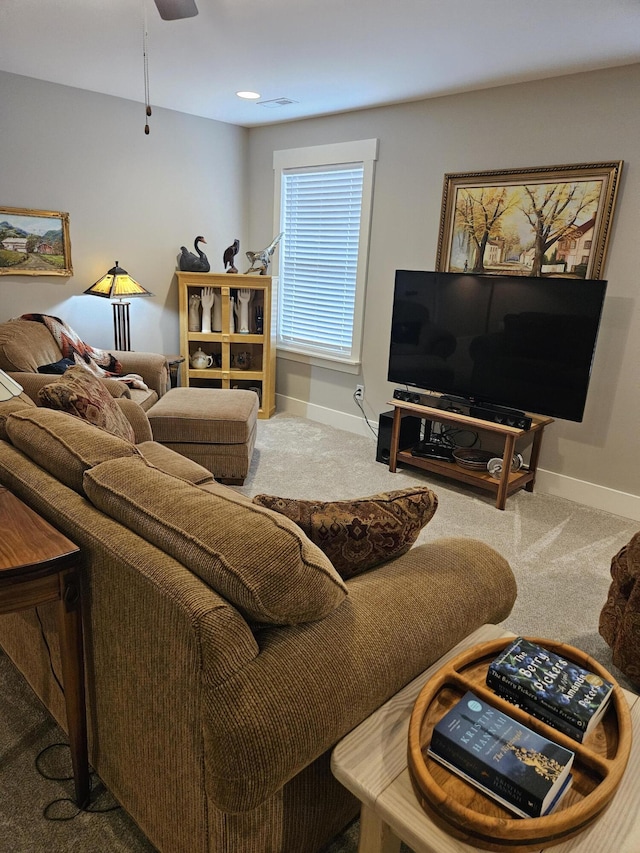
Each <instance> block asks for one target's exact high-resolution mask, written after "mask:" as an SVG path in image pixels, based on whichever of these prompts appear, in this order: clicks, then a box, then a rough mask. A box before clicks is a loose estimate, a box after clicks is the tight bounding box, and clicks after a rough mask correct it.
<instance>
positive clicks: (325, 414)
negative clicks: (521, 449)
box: [276, 394, 640, 521]
mask: <svg viewBox="0 0 640 853" xmlns="http://www.w3.org/2000/svg"><path fill="white" fill-rule="evenodd" d="M276 396H277V399H276V405H277V410H278V411H279V412H287V413H288V414H291V415H297V416H298V417H301V418H309V420H312V421H317V422H318V423H321V424H326V425H327V426H333V427H336V429H344V430H347V431H348V432H354V433H357V434H358V435H366V436H367V437H369V438H373V436H372V433H371V430H370V429H369V427H368V426H367V424H366V422H365V419H364V418H363V416H362V415H361V414H353V415H350V414H346V413H345V412H338V411H336V410H335V409H329V408H327V407H325V406H317V405H315V404H313V403H307V402H305V401H304V400H296V399H294V398H293V397H285V396H283V395H281V394H278V395H276ZM354 406H355V404H354ZM369 421H370V423H371V425H372V426H373V427H374V428H375V429H377V427H378V419H377V418H374V417H370V418H369ZM535 490H536V492H543V493H544V494H546V495H555V496H556V497H560V498H566V499H567V500H569V501H574V502H575V503H579V504H583V505H584V506H589V507H592V508H593V509H601V510H603V511H604V512H610V513H613V515H620V516H622V517H623V518H630V519H632V520H633V521H640V495H631V494H628V493H626V492H619V491H617V490H616V489H610V488H608V487H607V486H599V485H597V484H596V483H587V482H586V481H585V480H576V479H575V478H573V477H567V476H565V475H564V474H556V473H554V472H553V471H545V470H544V469H542V468H538V473H537V475H536V486H535Z"/></svg>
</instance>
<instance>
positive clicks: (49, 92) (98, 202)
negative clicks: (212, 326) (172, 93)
mask: <svg viewBox="0 0 640 853" xmlns="http://www.w3.org/2000/svg"><path fill="white" fill-rule="evenodd" d="M0 112H1V114H2V121H1V122H0V157H1V158H2V165H1V167H0V205H5V206H6V207H19V208H31V209H38V210H55V211H66V212H68V213H69V216H70V233H71V256H72V262H73V277H72V278H70V279H66V278H62V277H57V276H48V277H40V276H38V277H32V276H7V275H2V276H0V319H2V320H4V319H8V318H9V317H15V316H19V315H20V314H23V313H24V312H27V311H41V312H45V313H50V314H56V315H58V316H61V317H62V318H63V319H64V320H66V321H67V322H68V323H69V324H70V325H71V326H72V328H74V329H75V330H76V331H77V332H78V334H80V335H81V336H82V338H83V339H84V340H85V341H87V342H88V343H90V344H92V345H93V346H99V347H107V348H113V322H112V316H113V315H112V310H111V306H110V304H109V302H108V301H107V300H106V299H97V298H96V297H92V296H84V295H83V291H84V290H85V289H86V288H87V287H89V286H90V285H91V284H93V282H94V281H97V279H99V278H100V277H101V276H102V275H103V274H104V273H105V272H106V271H107V270H108V269H110V268H111V267H112V266H113V264H114V261H116V260H118V261H120V264H121V266H123V267H124V268H125V269H126V270H127V271H128V272H129V273H130V274H131V275H132V276H133V278H135V279H136V280H137V281H139V282H140V284H142V285H143V286H144V287H146V288H147V290H150V291H152V292H153V293H154V298H144V299H134V300H131V307H130V312H131V343H132V347H133V348H134V349H137V350H150V351H155V352H158V351H159V352H166V353H173V352H177V351H178V349H179V330H178V314H177V312H178V286H177V279H176V278H175V270H176V257H177V254H178V252H179V249H180V246H181V245H183V244H184V245H187V246H188V247H189V249H190V250H192V251H193V240H194V238H195V237H196V236H197V235H199V234H202V235H203V236H204V237H205V238H206V240H207V246H203V247H202V248H203V249H204V250H205V252H206V254H207V256H208V258H209V261H210V263H211V269H212V271H213V272H219V271H221V270H222V254H223V252H224V249H225V248H226V247H227V246H228V245H229V244H230V243H232V242H233V239H234V238H235V237H239V238H240V239H241V240H242V242H243V244H245V243H246V239H245V238H246V228H245V211H246V207H247V204H246V202H247V198H246V192H247V184H246V168H247V167H246V162H247V139H248V132H247V131H246V130H245V129H243V128H239V127H236V126H234V125H230V124H224V123H222V122H215V121H210V120H208V119H203V118H197V117H195V116H189V115H185V114H183V113H177V112H173V111H171V110H162V109H154V111H153V115H152V117H151V118H150V120H149V125H150V129H151V132H150V134H149V135H148V136H145V134H144V123H145V115H144V107H143V106H142V105H141V104H138V103H135V102H133V101H127V100H123V99H121V98H114V97H111V96H109V95H99V94H96V93H94V92H87V91H83V90H82V89H75V88H70V87H66V86H59V85H55V84H51V83H44V82H42V81H39V80H33V79H31V78H29V77H21V76H17V75H12V74H6V73H4V72H0Z"/></svg>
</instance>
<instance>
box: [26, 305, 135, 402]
mask: <svg viewBox="0 0 640 853" xmlns="http://www.w3.org/2000/svg"><path fill="white" fill-rule="evenodd" d="M20 319H21V320H33V321H34V322H37V323H43V324H44V325H45V326H46V327H47V329H48V330H49V331H50V332H51V334H52V335H53V337H54V340H55V342H56V343H57V344H58V346H59V347H60V352H61V353H62V357H63V358H70V359H73V360H74V361H75V363H76V364H80V365H81V366H82V367H85V368H86V369H87V370H89V371H90V372H91V373H93V374H95V375H96V376H109V377H111V378H112V379H118V380H119V381H120V382H124V383H125V384H126V385H129V386H130V387H131V388H140V389H141V390H143V391H148V390H149V389H148V387H147V385H145V383H144V381H143V379H142V376H140V375H139V374H137V373H126V374H123V373H122V365H121V364H120V362H119V361H118V359H117V358H116V357H115V356H114V355H113V354H112V353H110V352H107V350H103V349H96V347H92V346H89V344H85V342H84V341H83V340H81V339H80V337H79V336H78V335H77V334H76V333H75V332H74V331H73V329H72V328H71V327H70V326H68V325H67V324H66V323H65V322H64V320H61V319H60V318H59V317H54V316H52V315H51V314H22V315H21V317H20Z"/></svg>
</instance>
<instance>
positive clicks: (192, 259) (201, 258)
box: [178, 237, 211, 272]
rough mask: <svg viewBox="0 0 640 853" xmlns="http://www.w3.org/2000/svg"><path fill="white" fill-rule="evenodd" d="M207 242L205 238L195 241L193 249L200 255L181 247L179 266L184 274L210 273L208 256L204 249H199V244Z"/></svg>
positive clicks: (197, 238) (198, 238)
mask: <svg viewBox="0 0 640 853" xmlns="http://www.w3.org/2000/svg"><path fill="white" fill-rule="evenodd" d="M206 242H207V241H206V240H205V239H204V237H196V239H195V240H194V241H193V248H194V249H195V250H196V252H197V253H198V254H197V255H194V254H193V252H189V251H188V250H187V247H186V246H180V257H179V259H178V265H179V267H180V269H181V270H182V271H183V272H209V270H210V269H211V266H210V264H209V261H208V260H207V256H206V255H205V253H204V252H203V251H202V249H200V248H198V243H206Z"/></svg>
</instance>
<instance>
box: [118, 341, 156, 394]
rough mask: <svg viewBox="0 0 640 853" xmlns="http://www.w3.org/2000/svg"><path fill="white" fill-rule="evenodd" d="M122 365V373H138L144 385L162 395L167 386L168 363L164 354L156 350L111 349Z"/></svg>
mask: <svg viewBox="0 0 640 853" xmlns="http://www.w3.org/2000/svg"><path fill="white" fill-rule="evenodd" d="M112 352H113V355H114V356H115V357H116V358H117V359H118V361H119V362H120V364H121V365H122V372H123V373H138V374H139V375H140V376H142V378H143V380H144V382H145V384H146V385H148V386H149V388H150V389H151V390H152V391H155V392H156V394H157V395H158V397H162V395H163V394H165V393H166V391H167V388H168V387H169V365H168V364H167V359H166V356H164V355H160V354H159V353H156V352H135V351H134V352H132V351H129V350H112Z"/></svg>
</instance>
